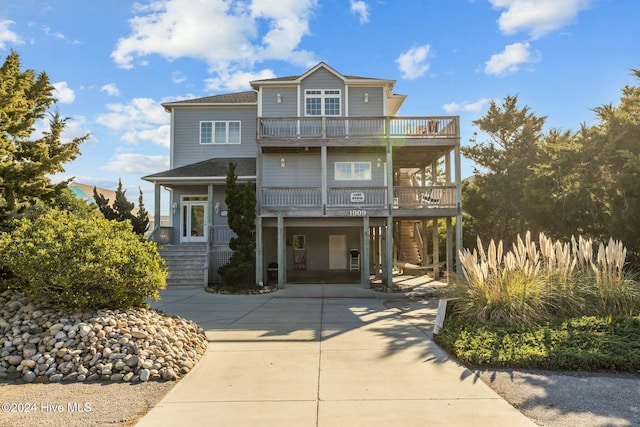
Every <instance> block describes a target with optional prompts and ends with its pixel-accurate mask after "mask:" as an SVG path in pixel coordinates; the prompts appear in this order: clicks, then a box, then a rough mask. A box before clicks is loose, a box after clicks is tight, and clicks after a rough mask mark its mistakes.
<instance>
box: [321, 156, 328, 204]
mask: <svg viewBox="0 0 640 427" xmlns="http://www.w3.org/2000/svg"><path fill="white" fill-rule="evenodd" d="M320 170H321V171H322V172H321V174H320V176H321V180H322V189H321V190H320V191H321V194H322V196H321V197H322V202H321V203H322V215H326V213H327V146H326V145H323V146H321V147H320Z"/></svg>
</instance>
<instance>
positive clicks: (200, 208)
mask: <svg viewBox="0 0 640 427" xmlns="http://www.w3.org/2000/svg"><path fill="white" fill-rule="evenodd" d="M207 228H208V227H207V202H204V201H186V200H185V201H183V202H182V236H181V239H180V241H181V242H182V243H201V242H206V241H207Z"/></svg>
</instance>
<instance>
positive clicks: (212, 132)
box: [200, 121, 240, 144]
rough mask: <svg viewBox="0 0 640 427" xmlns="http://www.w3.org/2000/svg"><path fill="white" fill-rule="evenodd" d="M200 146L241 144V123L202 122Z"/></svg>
mask: <svg viewBox="0 0 640 427" xmlns="http://www.w3.org/2000/svg"><path fill="white" fill-rule="evenodd" d="M200 144H240V122H239V121H230V122H200Z"/></svg>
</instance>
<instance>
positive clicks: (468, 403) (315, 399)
mask: <svg viewBox="0 0 640 427" xmlns="http://www.w3.org/2000/svg"><path fill="white" fill-rule="evenodd" d="M300 295H306V294H304V293H302V294H300ZM315 295H316V296H317V297H315V298H314V297H297V296H296V293H295V292H291V291H289V292H283V291H277V292H274V293H270V294H263V295H251V296H231V295H216V294H210V293H206V292H204V291H203V290H202V289H170V290H166V291H163V292H162V293H161V300H160V301H159V302H158V303H155V304H153V306H154V308H158V309H161V310H162V311H163V312H164V313H166V314H177V315H180V316H181V317H184V318H186V319H190V320H193V321H195V322H197V323H198V324H199V325H200V326H201V327H202V328H203V329H204V330H205V331H206V334H207V338H208V339H209V347H208V349H207V352H206V353H205V355H204V356H203V358H202V359H201V360H200V362H199V363H198V365H197V366H196V367H195V368H194V369H193V370H192V371H191V372H190V373H189V374H188V375H187V376H186V377H185V378H183V379H182V380H181V381H180V382H179V383H178V384H177V385H176V386H175V387H174V388H173V389H172V390H171V391H170V392H169V393H168V394H167V396H166V397H165V398H164V399H163V400H162V401H161V402H160V403H159V404H158V405H157V406H156V407H155V408H153V409H152V410H151V411H150V412H149V413H148V414H147V415H146V416H145V417H144V418H143V419H142V420H141V421H140V422H139V423H138V426H175V425H189V426H198V425H202V426H205V425H207V426H234V427H237V426H258V425H259V426H296V427H304V426H350V427H351V426H367V427H375V426H384V427H388V426H390V425H395V426H403V427H405V426H420V427H423V426H427V425H428V426H469V425H474V426H494V427H499V426H509V427H514V426H534V425H535V424H534V423H533V422H531V421H530V420H529V419H528V418H526V417H525V416H524V415H522V414H521V413H520V412H519V411H517V410H516V409H514V408H513V407H512V406H510V405H509V404H508V403H507V402H505V401H504V400H503V399H502V398H501V397H500V396H498V395H497V394H496V393H495V392H494V391H493V390H491V389H490V388H489V387H488V386H487V385H485V384H484V383H483V382H482V381H480V380H478V378H477V377H476V376H474V375H473V374H472V373H471V372H470V371H468V370H467V369H465V368H464V367H462V366H460V365H458V364H457V363H456V362H454V361H452V360H450V359H449V357H448V355H447V354H446V353H445V352H444V351H442V350H441V349H440V348H439V347H438V346H437V345H436V344H435V343H434V342H433V340H432V338H431V333H430V330H431V328H432V324H433V320H434V318H435V313H436V305H437V302H436V301H431V302H430V303H428V304H425V305H424V306H419V307H417V308H416V307H415V306H414V307H413V308H412V309H410V310H408V309H406V307H405V308H403V302H402V301H401V300H396V301H393V300H389V299H385V298H387V297H390V295H389V294H378V293H374V292H369V293H364V294H362V296H361V297H359V298H330V297H327V295H330V293H327V292H321V293H320V294H315ZM321 295H324V296H321ZM391 298H393V295H391Z"/></svg>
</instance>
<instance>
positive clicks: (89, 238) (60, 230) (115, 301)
mask: <svg viewBox="0 0 640 427" xmlns="http://www.w3.org/2000/svg"><path fill="white" fill-rule="evenodd" d="M0 268H3V269H5V270H8V271H10V272H11V273H12V275H13V277H12V278H11V279H10V280H11V287H12V288H14V289H17V290H19V291H22V292H24V293H25V294H27V295H29V296H32V297H44V298H46V299H48V300H50V301H51V302H53V303H55V304H56V305H58V306H61V307H63V308H68V309H85V308H110V309H118V308H120V309H122V308H128V307H144V306H146V305H147V304H146V302H145V300H146V299H147V298H151V299H154V300H157V299H158V290H160V289H163V288H164V287H165V282H166V277H167V271H166V267H165V265H164V261H163V259H162V258H161V257H160V254H159V253H158V249H157V246H156V244H155V243H153V242H142V241H140V239H139V237H138V236H137V235H136V234H135V233H133V232H132V231H131V225H130V224H129V223H127V222H124V223H121V222H115V221H108V220H106V219H103V218H99V217H91V216H86V215H85V216H82V215H77V214H74V213H71V212H65V211H60V210H57V209H51V210H49V211H47V212H46V213H44V214H42V215H41V216H39V217H37V218H35V219H33V220H29V219H26V218H25V219H22V220H21V221H20V222H19V224H18V225H17V227H16V228H15V229H14V230H13V231H12V232H11V233H2V234H0Z"/></svg>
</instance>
